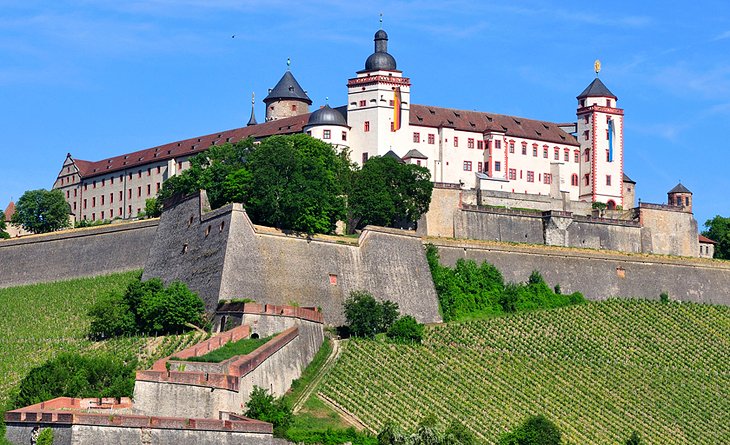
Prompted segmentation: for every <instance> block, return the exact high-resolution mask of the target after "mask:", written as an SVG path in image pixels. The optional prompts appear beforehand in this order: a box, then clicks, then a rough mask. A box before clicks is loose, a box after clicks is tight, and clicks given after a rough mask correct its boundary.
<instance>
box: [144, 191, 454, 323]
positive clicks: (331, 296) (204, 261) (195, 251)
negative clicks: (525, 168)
mask: <svg viewBox="0 0 730 445" xmlns="http://www.w3.org/2000/svg"><path fill="white" fill-rule="evenodd" d="M201 196H202V198H201V197H198V196H195V197H190V198H188V199H185V200H182V201H180V202H179V203H177V204H176V205H175V206H174V207H172V208H170V207H168V208H169V209H170V210H167V211H165V213H164V214H163V216H162V218H161V219H160V224H159V230H158V232H157V234H158V235H157V236H156V237H155V240H154V243H153V245H152V249H151V250H150V256H149V258H148V260H147V263H146V265H145V272H144V276H143V278H145V279H147V278H152V277H160V278H162V279H163V280H164V281H166V282H169V281H172V280H175V279H179V280H182V281H184V282H185V283H187V284H188V286H190V288H191V289H192V290H194V291H195V292H198V294H199V295H200V296H201V297H202V298H203V300H204V301H205V302H206V306H207V308H208V310H209V311H211V312H212V311H213V310H215V308H216V306H217V304H218V301H219V300H222V299H233V298H251V299H253V300H255V301H256V302H258V303H267V304H276V305H288V304H292V303H296V304H298V305H300V306H308V307H320V308H322V312H323V314H324V316H325V321H326V322H327V323H328V324H331V325H340V324H343V323H344V321H345V320H344V315H343V312H342V303H343V301H344V299H345V298H347V296H349V294H350V292H351V291H355V290H365V291H368V292H370V293H372V294H373V296H375V297H376V298H378V299H388V300H391V301H394V302H396V303H398V305H399V307H400V310H401V312H402V313H406V314H411V315H413V316H414V317H416V319H418V320H419V321H421V322H435V321H439V320H440V315H439V313H438V305H437V304H436V290H435V289H434V287H433V282H432V280H431V275H430V273H429V271H428V264H427V262H426V257H425V255H424V252H423V246H422V243H421V240H420V238H419V237H417V236H416V235H415V233H413V232H408V231H404V230H395V229H385V228H379V227H366V228H365V230H363V232H362V234H361V236H360V238H359V239H358V240H357V241H355V240H350V239H347V238H342V237H328V236H315V237H307V236H298V235H294V234H285V233H283V232H281V231H278V230H275V229H271V228H265V227H260V226H254V225H253V224H251V221H250V220H249V218H248V215H246V212H245V211H244V210H243V208H242V207H241V205H239V204H231V205H229V206H226V207H223V208H221V209H218V210H215V211H213V212H207V213H206V212H205V209H206V207H207V206H206V203H205V201H207V200H206V198H205V195H204V194H201ZM191 218H192V220H191ZM403 283H407V284H408V285H407V286H404V285H403Z"/></svg>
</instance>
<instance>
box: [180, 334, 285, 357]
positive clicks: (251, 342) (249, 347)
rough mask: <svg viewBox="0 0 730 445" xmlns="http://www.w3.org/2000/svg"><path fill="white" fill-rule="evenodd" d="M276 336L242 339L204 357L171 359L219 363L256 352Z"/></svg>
mask: <svg viewBox="0 0 730 445" xmlns="http://www.w3.org/2000/svg"><path fill="white" fill-rule="evenodd" d="M277 335H278V334H274V335H270V336H268V337H266V338H242V339H241V340H238V341H231V342H228V343H226V344H225V345H223V346H222V347H220V348H218V349H216V350H214V351H210V352H209V353H207V354H205V355H201V356H199V357H189V358H186V359H180V358H177V357H173V358H172V359H173V360H183V361H187V362H205V363H220V362H222V361H224V360H228V359H229V358H233V357H236V356H238V355H246V354H250V353H252V352H253V351H255V350H257V349H258V348H260V347H261V346H263V345H265V344H266V343H267V342H268V341H269V340H271V339H272V338H274V337H276V336H277Z"/></svg>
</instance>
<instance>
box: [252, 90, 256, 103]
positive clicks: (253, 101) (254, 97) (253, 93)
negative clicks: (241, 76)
mask: <svg viewBox="0 0 730 445" xmlns="http://www.w3.org/2000/svg"><path fill="white" fill-rule="evenodd" d="M255 103H256V93H255V92H253V91H252V92H251V104H255Z"/></svg>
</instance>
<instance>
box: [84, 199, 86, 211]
mask: <svg viewBox="0 0 730 445" xmlns="http://www.w3.org/2000/svg"><path fill="white" fill-rule="evenodd" d="M84 210H86V200H85V199H84Z"/></svg>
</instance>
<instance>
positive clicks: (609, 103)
mask: <svg viewBox="0 0 730 445" xmlns="http://www.w3.org/2000/svg"><path fill="white" fill-rule="evenodd" d="M606 106H607V107H610V106H611V99H606Z"/></svg>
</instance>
